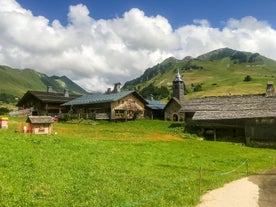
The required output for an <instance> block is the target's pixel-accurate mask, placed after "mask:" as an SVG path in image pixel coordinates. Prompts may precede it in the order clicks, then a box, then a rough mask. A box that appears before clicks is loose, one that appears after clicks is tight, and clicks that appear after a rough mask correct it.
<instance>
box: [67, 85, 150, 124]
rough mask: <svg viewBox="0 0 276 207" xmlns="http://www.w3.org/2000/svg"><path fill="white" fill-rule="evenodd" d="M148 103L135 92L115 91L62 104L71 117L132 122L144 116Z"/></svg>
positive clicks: (115, 88)
mask: <svg viewBox="0 0 276 207" xmlns="http://www.w3.org/2000/svg"><path fill="white" fill-rule="evenodd" d="M145 105H146V101H145V100H144V99H143V98H142V97H141V96H140V95H139V94H138V93H137V92H135V91H120V88H119V86H118V84H115V87H114V90H113V91H111V90H108V91H107V92H106V93H103V94H91V95H85V96H82V97H79V98H76V99H74V100H71V101H68V102H66V103H64V104H62V107H65V108H67V111H68V112H69V114H71V115H77V116H78V118H89V119H95V120H101V119H106V120H132V119H136V118H139V117H143V116H144V111H145Z"/></svg>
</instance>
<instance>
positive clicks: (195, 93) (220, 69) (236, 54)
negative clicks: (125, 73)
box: [123, 48, 276, 98]
mask: <svg viewBox="0 0 276 207" xmlns="http://www.w3.org/2000/svg"><path fill="white" fill-rule="evenodd" d="M177 71H179V73H180V74H181V75H182V78H183V80H184V83H185V86H186V96H187V97H188V98H189V97H190V98H192V97H203V96H223V95H237V94H255V93H264V92H265V89H266V83H267V81H274V80H275V76H276V61H274V60H272V59H269V58H266V57H264V56H262V55H260V54H258V53H249V52H242V51H236V50H232V49H229V48H223V49H218V50H215V51H212V52H209V53H206V54H204V55H201V56H199V57H197V58H192V57H186V58H184V59H182V60H177V59H175V58H168V59H166V60H165V61H163V62H162V63H160V64H158V65H156V66H154V67H152V68H149V69H147V70H146V71H145V72H144V74H143V75H141V76H140V77H138V78H136V79H134V80H131V81H128V82H126V83H125V85H124V87H123V88H125V89H136V90H137V91H138V92H140V93H141V94H142V95H143V96H148V94H147V92H148V91H149V90H147V89H148V88H151V93H153V94H154V91H155V90H154V89H156V90H157V88H161V87H162V88H166V89H167V90H168V91H170V93H171V84H172V80H173V79H174V78H175V75H176V73H177ZM152 86H155V88H153V87H152ZM157 91H158V90H157ZM163 91H164V90H163ZM154 95H156V94H154ZM169 97H170V94H169V95H168V96H167V97H164V96H163V97H162V98H169Z"/></svg>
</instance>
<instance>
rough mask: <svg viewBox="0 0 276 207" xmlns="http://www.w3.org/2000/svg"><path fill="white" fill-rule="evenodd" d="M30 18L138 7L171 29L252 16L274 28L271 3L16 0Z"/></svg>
mask: <svg viewBox="0 0 276 207" xmlns="http://www.w3.org/2000/svg"><path fill="white" fill-rule="evenodd" d="M18 2H19V3H20V4H21V5H22V6H23V7H25V8H26V9H30V10H31V11H32V12H33V13H34V15H42V16H45V17H47V18H48V19H49V20H51V21H53V20H54V19H58V20H60V21H61V22H62V24H63V25H65V24H67V14H68V10H69V9H68V8H69V6H70V5H76V4H79V3H81V4H84V5H86V6H87V7H88V8H89V10H90V15H91V16H92V17H93V18H94V19H112V18H115V17H121V16H122V15H123V13H124V12H126V11H128V10H130V9H131V8H139V9H141V10H142V11H144V12H145V15H147V16H156V15H161V16H164V17H166V18H167V19H168V21H169V22H170V24H171V25H172V26H173V28H178V27H181V26H183V25H186V24H191V23H192V22H193V20H194V19H207V20H209V21H210V23H211V25H212V26H213V27H219V28H221V27H222V26H223V24H224V23H225V22H226V21H227V20H228V19H230V18H237V19H240V18H242V17H245V16H253V17H255V18H257V19H259V20H264V21H267V22H269V24H270V25H272V26H273V28H275V27H276V18H275V11H276V1H275V0H240V1H236V0H235V1H232V0H188V1H187V0H171V1H167V0H115V1H114V0H56V1H49V0H39V1H38V0H18Z"/></svg>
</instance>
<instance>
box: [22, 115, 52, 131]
mask: <svg viewBox="0 0 276 207" xmlns="http://www.w3.org/2000/svg"><path fill="white" fill-rule="evenodd" d="M26 122H27V123H28V131H29V132H30V133H33V134H51V133H52V123H53V122H54V121H53V119H52V117H50V116H29V117H28V119H27V121H26Z"/></svg>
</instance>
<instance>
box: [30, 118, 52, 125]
mask: <svg viewBox="0 0 276 207" xmlns="http://www.w3.org/2000/svg"><path fill="white" fill-rule="evenodd" d="M26 122H27V123H31V124H50V123H53V122H54V121H53V119H52V117H50V116H29V117H28V119H27V121H26Z"/></svg>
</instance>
